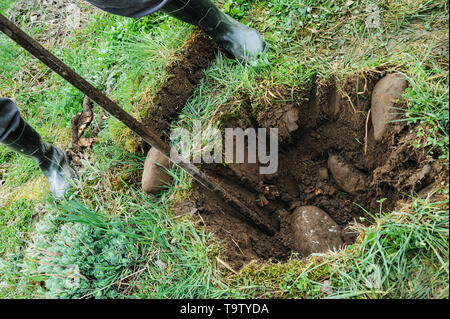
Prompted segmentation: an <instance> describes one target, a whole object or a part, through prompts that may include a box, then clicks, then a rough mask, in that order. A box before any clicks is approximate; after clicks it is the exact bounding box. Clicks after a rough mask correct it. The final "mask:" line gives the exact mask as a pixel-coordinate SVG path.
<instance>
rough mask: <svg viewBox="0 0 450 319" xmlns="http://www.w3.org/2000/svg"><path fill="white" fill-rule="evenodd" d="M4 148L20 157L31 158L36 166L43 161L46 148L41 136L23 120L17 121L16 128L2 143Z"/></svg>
mask: <svg viewBox="0 0 450 319" xmlns="http://www.w3.org/2000/svg"><path fill="white" fill-rule="evenodd" d="M2 144H3V145H5V146H6V147H8V148H10V149H12V150H13V151H15V152H18V153H20V154H22V155H25V156H29V157H32V158H33V159H34V160H35V161H36V162H37V163H38V164H40V163H42V162H43V161H44V160H45V154H46V152H48V147H47V145H46V144H45V143H42V140H41V136H40V135H39V133H38V132H36V130H35V129H33V128H32V127H31V126H30V125H29V124H28V123H27V122H25V121H24V119H22V118H20V119H19V124H18V126H17V128H16V129H15V130H14V131H12V132H10V133H9V135H8V136H6V138H4V140H3V141H2Z"/></svg>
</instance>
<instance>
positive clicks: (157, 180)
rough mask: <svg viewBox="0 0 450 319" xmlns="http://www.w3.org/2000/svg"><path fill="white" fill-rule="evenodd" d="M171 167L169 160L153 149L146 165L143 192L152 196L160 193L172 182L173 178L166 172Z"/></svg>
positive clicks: (143, 175) (148, 155) (146, 160)
mask: <svg viewBox="0 0 450 319" xmlns="http://www.w3.org/2000/svg"><path fill="white" fill-rule="evenodd" d="M169 166H170V161H169V159H168V158H167V157H165V156H164V155H163V154H162V153H161V152H159V151H158V150H157V149H156V148H154V147H152V148H151V149H150V151H149V152H148V154H147V158H146V159H145V163H144V173H143V174H142V190H143V191H144V192H147V193H152V194H156V193H159V192H160V191H161V190H162V188H163V187H164V186H166V185H167V184H169V183H170V181H171V180H172V177H171V176H170V175H169V174H168V173H167V172H166V169H168V168H169Z"/></svg>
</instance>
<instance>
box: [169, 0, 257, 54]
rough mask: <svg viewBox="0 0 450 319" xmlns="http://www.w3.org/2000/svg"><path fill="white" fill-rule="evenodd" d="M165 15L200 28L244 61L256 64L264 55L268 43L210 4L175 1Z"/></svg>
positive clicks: (205, 0) (202, 0) (201, 0)
mask: <svg viewBox="0 0 450 319" xmlns="http://www.w3.org/2000/svg"><path fill="white" fill-rule="evenodd" d="M161 11H163V12H165V13H167V14H169V15H170V16H172V17H175V18H177V19H179V20H182V21H184V22H187V23H190V24H192V25H195V26H198V27H200V28H201V29H202V30H203V31H205V32H206V33H207V34H208V35H209V36H211V37H212V38H213V39H214V40H215V41H216V42H217V43H218V44H220V45H222V46H223V47H224V48H225V49H226V50H228V51H229V52H230V53H231V54H233V55H234V56H235V57H236V59H238V60H240V61H243V62H252V61H254V60H255V59H256V58H257V57H258V55H259V54H260V53H261V52H263V51H264V48H265V42H264V39H263V38H262V36H261V35H260V34H259V33H258V32H257V31H256V30H255V29H252V28H249V27H247V26H245V25H243V24H242V23H240V22H238V21H236V20H234V19H233V18H231V17H230V16H228V15H226V14H225V13H223V12H222V11H220V10H219V8H217V6H216V5H215V4H214V3H213V2H211V1H210V0H172V1H170V2H169V3H168V4H167V5H165V6H164V7H163V8H162V9H161Z"/></svg>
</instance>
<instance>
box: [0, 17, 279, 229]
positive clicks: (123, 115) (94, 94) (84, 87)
mask: <svg viewBox="0 0 450 319" xmlns="http://www.w3.org/2000/svg"><path fill="white" fill-rule="evenodd" d="M0 30H1V31H2V32H3V33H5V34H6V35H7V36H8V37H9V38H11V39H12V40H13V41H15V42H16V43H17V44H19V45H20V46H21V47H23V48H24V49H25V50H27V51H28V52H30V53H31V54H32V55H33V56H34V57H36V58H37V59H39V60H40V61H41V62H42V63H44V64H45V65H46V66H48V67H49V68H50V69H52V70H53V71H54V72H56V73H58V74H59V75H60V76H62V77H63V78H64V79H65V80H67V81H68V82H69V83H70V84H72V85H73V86H75V87H76V88H77V89H79V90H80V91H81V92H83V93H84V94H85V95H86V96H88V97H89V98H90V99H91V100H93V101H95V102H96V103H97V104H98V105H99V106H101V107H102V108H104V109H105V110H106V111H107V112H108V113H110V114H111V115H113V116H114V117H115V118H117V119H118V120H119V121H121V122H122V123H123V124H125V125H126V126H127V127H128V128H130V129H131V130H132V131H134V132H135V133H136V134H137V135H139V136H140V137H142V138H143V139H144V141H146V142H147V143H149V144H150V145H151V146H152V147H154V148H156V149H157V150H158V151H160V152H161V153H163V154H164V156H166V157H167V158H170V156H171V154H170V146H169V145H168V144H166V143H165V142H163V141H162V140H161V139H160V138H159V137H158V136H157V135H156V134H155V133H153V132H152V131H151V130H150V129H149V128H147V127H146V126H144V125H143V124H142V123H140V122H138V121H137V120H135V119H134V118H133V117H132V116H131V115H129V114H128V113H127V112H125V111H124V110H123V109H121V108H120V107H119V106H118V105H117V104H116V103H115V102H114V101H112V100H111V99H110V98H108V97H107V96H106V95H105V94H103V93H102V92H100V91H99V90H98V89H96V88H95V87H94V86H92V85H91V84H90V83H89V82H87V81H86V80H85V79H83V78H82V77H81V76H80V75H78V74H77V73H76V72H75V71H73V70H72V69H70V68H69V67H68V66H67V65H65V64H64V63H63V62H62V61H61V60H59V59H58V58H57V57H55V56H54V55H53V54H52V53H50V52H49V51H48V50H46V49H45V48H44V47H43V46H42V45H40V44H39V43H38V42H37V41H35V40H34V39H32V38H31V37H30V36H28V35H27V34H26V33H25V32H23V31H22V30H21V29H20V28H19V27H17V26H16V25H15V24H14V23H13V22H11V21H10V20H8V19H7V18H6V17H4V16H3V15H1V14H0ZM173 153H177V152H173ZM173 156H176V157H175V158H174V159H175V160H177V161H178V162H179V164H177V165H178V166H179V167H181V168H182V169H183V170H185V171H186V172H187V173H188V174H189V175H191V176H192V177H193V178H194V179H195V180H196V181H198V182H199V183H200V184H201V185H203V186H204V187H206V188H208V189H210V190H212V191H213V192H215V193H216V194H218V195H219V196H220V197H221V198H223V199H224V200H225V202H227V203H229V204H230V205H231V206H233V207H234V208H235V209H236V210H237V211H238V212H239V213H240V214H241V215H242V216H243V217H244V218H245V219H246V220H247V221H250V222H252V223H253V224H254V225H255V226H256V227H258V228H259V229H260V230H261V231H262V232H264V233H265V234H267V235H271V236H272V235H274V234H275V228H274V227H273V226H272V225H271V224H270V223H269V222H268V221H265V218H263V217H262V216H260V215H258V214H257V213H256V212H255V211H253V210H251V209H249V208H248V207H247V206H246V205H245V204H244V203H242V202H241V201H240V200H239V199H237V198H236V197H235V196H233V195H231V194H230V193H228V192H227V191H226V190H225V189H223V188H222V187H221V186H220V185H218V184H217V183H215V182H213V181H212V180H210V179H209V178H208V177H207V176H206V175H205V174H204V173H202V172H201V171H199V170H198V169H197V168H196V167H195V166H194V165H193V164H192V163H190V162H189V161H187V160H186V159H183V158H181V157H180V156H179V155H178V154H176V155H174V154H172V157H173Z"/></svg>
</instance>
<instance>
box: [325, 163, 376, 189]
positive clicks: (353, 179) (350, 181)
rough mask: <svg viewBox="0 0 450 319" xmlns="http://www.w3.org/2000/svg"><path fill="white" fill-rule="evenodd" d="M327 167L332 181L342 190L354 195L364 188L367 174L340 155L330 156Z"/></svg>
mask: <svg viewBox="0 0 450 319" xmlns="http://www.w3.org/2000/svg"><path fill="white" fill-rule="evenodd" d="M328 168H329V170H330V172H331V175H332V176H333V178H334V181H335V182H336V184H337V185H338V186H339V188H340V189H341V190H343V191H344V192H347V193H350V194H352V195H356V194H357V193H360V192H363V191H365V190H366V187H367V176H366V175H365V174H364V173H363V172H361V171H359V170H358V169H357V168H355V167H353V166H351V165H349V164H347V163H345V161H344V159H343V158H342V157H340V156H338V155H332V156H330V158H329V159H328Z"/></svg>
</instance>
